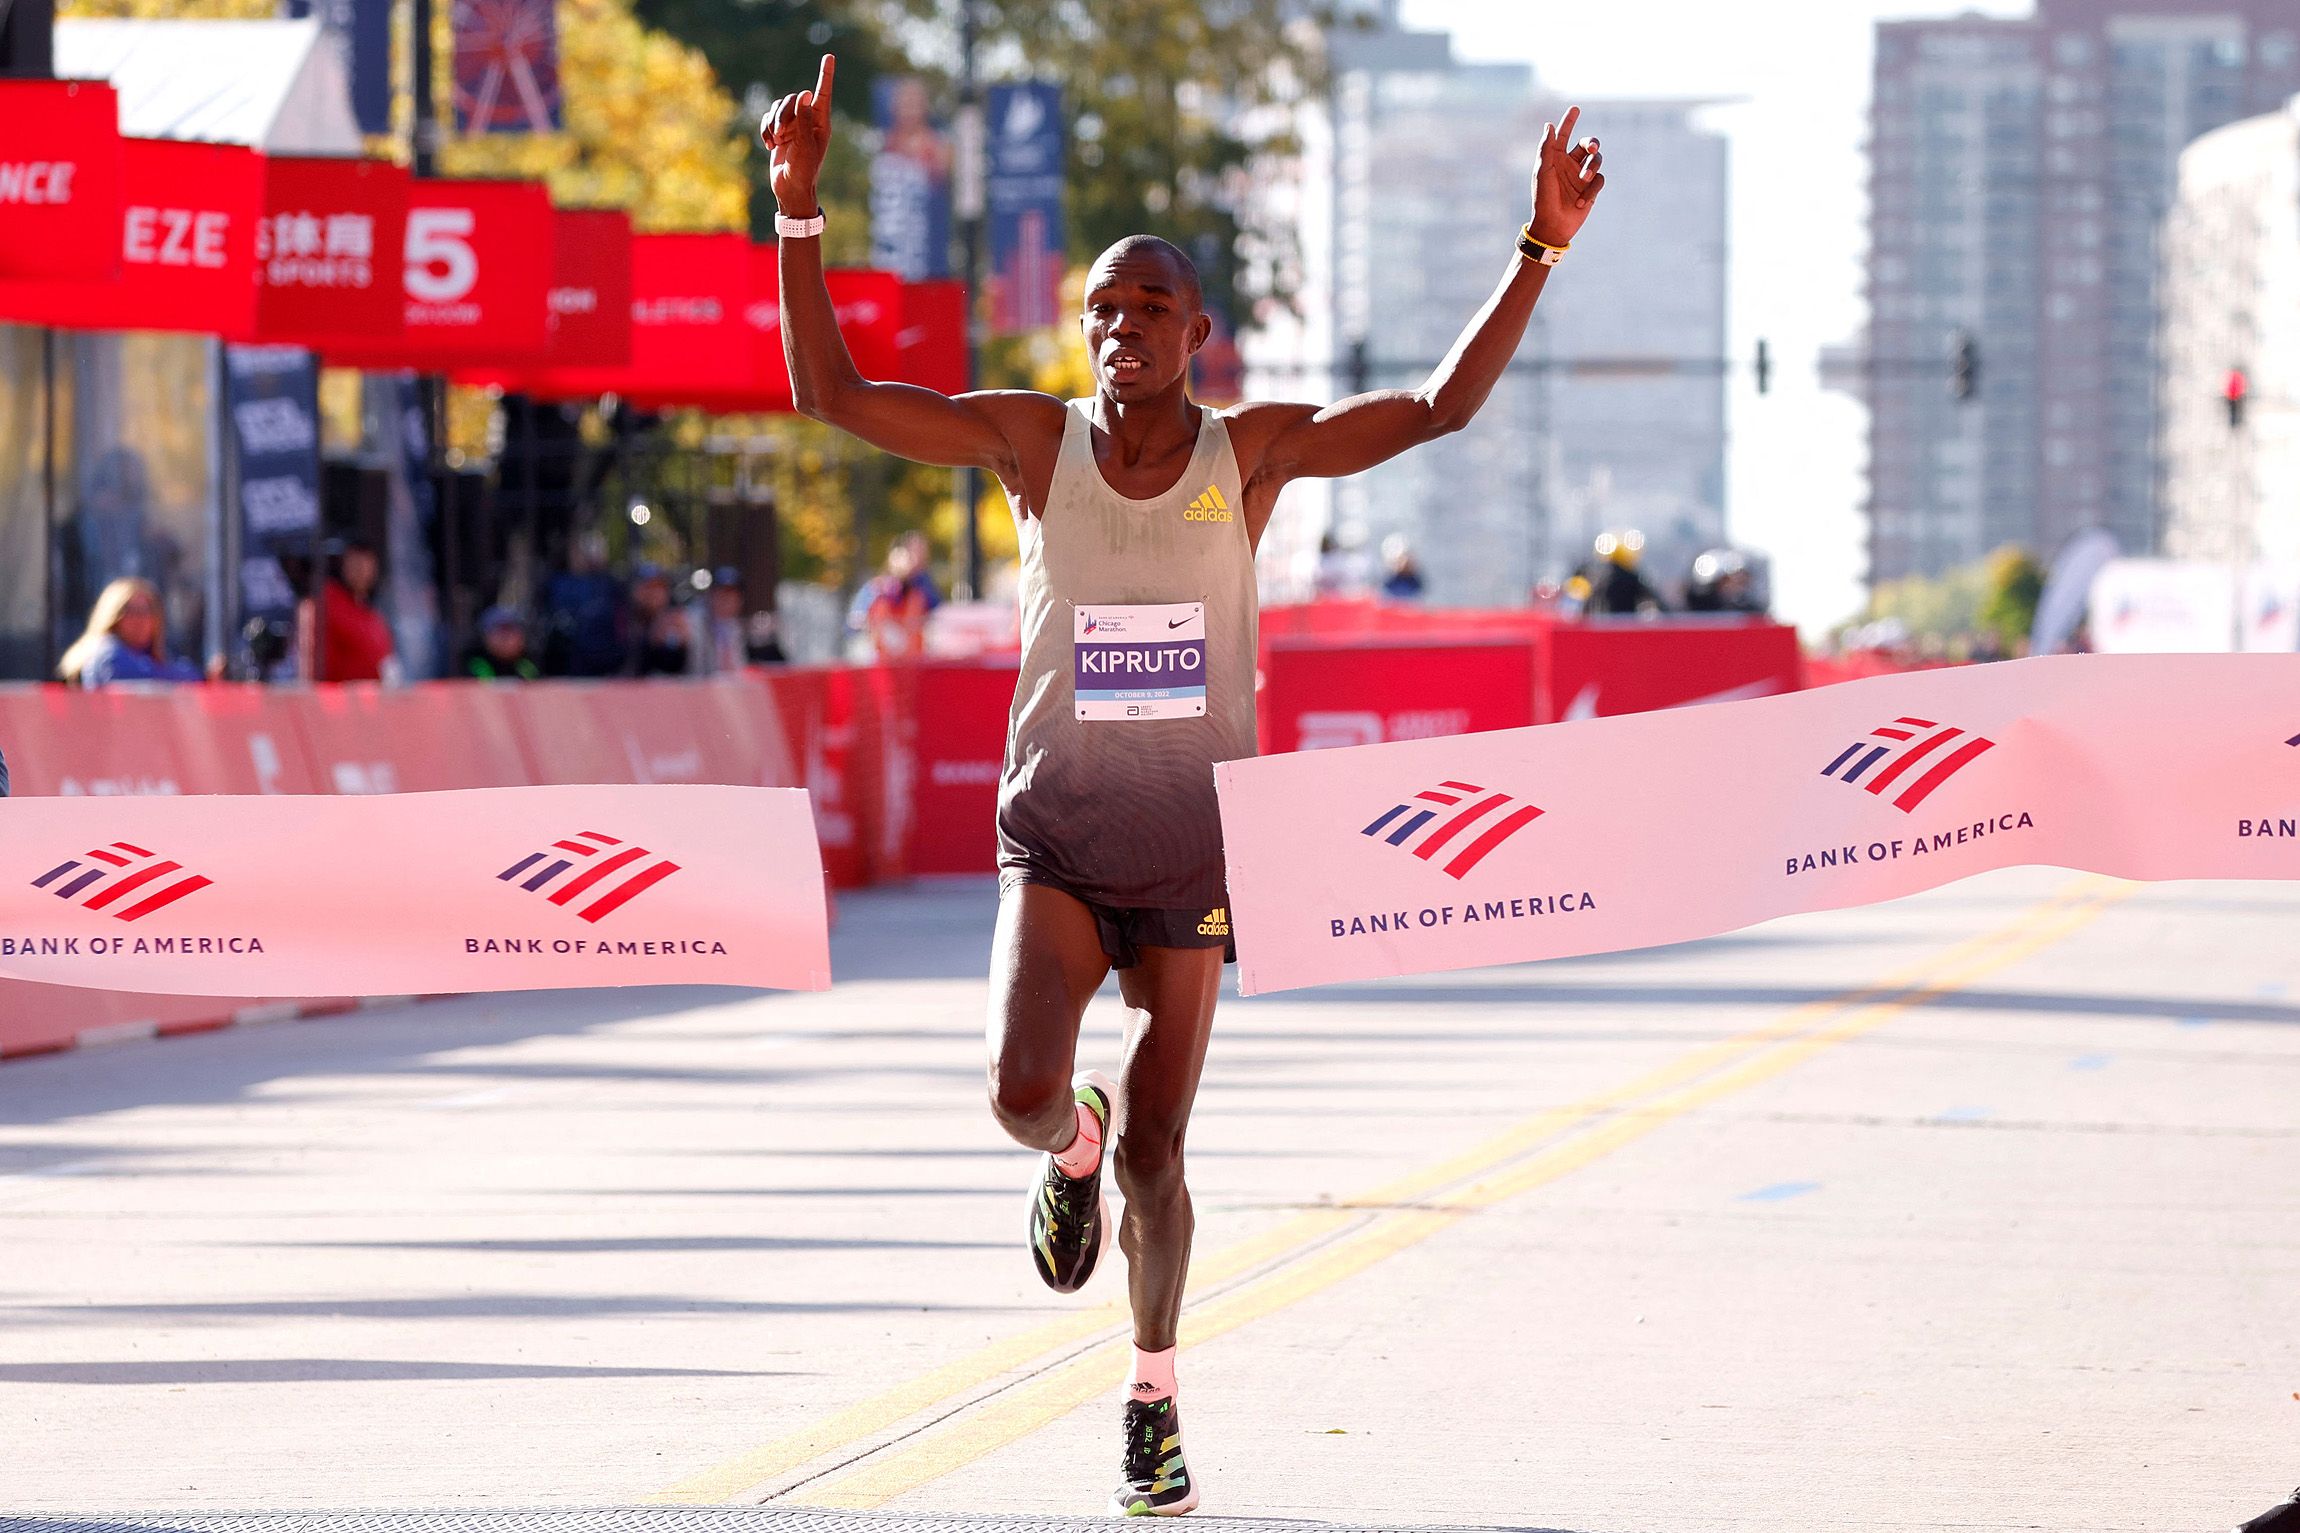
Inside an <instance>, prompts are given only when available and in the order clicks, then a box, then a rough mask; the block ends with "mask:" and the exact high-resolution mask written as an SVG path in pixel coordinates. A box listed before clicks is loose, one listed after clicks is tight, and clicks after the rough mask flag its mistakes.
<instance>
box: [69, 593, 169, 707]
mask: <svg viewBox="0 0 2300 1533" xmlns="http://www.w3.org/2000/svg"><path fill="white" fill-rule="evenodd" d="M56 674H57V676H59V677H61V678H62V679H63V680H65V681H68V682H72V683H75V684H77V685H79V686H83V687H108V686H110V685H112V684H113V683H114V682H119V681H198V680H199V679H200V673H199V671H198V670H197V669H195V668H194V667H193V665H192V664H191V662H190V661H188V660H171V659H169V658H168V634H167V622H166V619H165V618H164V617H163V615H162V613H161V609H160V592H159V588H158V587H156V586H154V585H153V584H152V583H151V582H150V581H149V580H143V579H139V578H137V577H135V576H132V575H128V576H122V577H121V578H120V579H118V580H115V581H113V582H112V583H111V584H110V585H108V586H106V587H104V589H103V590H102V591H101V592H100V593H98V595H97V597H96V605H95V606H94V607H92V608H90V609H89V612H88V626H87V628H86V630H85V631H83V632H82V633H81V635H80V637H79V638H78V639H76V640H74V641H73V643H72V647H71V648H70V649H67V650H66V651H64V658H63V659H62V660H61V661H59V662H58V663H57V666H56Z"/></svg>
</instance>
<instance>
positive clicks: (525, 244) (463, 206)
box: [322, 181, 553, 368]
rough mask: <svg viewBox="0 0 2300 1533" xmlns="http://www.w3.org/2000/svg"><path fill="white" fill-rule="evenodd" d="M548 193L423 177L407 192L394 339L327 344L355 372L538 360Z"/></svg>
mask: <svg viewBox="0 0 2300 1533" xmlns="http://www.w3.org/2000/svg"><path fill="white" fill-rule="evenodd" d="M552 234H553V231H552V213H551V194H550V192H549V191H547V190H546V189H545V188H544V186H543V183H542V182H540V181H417V182H414V183H413V184H412V185H411V187H410V188H409V191H408V200H407V237H406V242H405V244H404V246H403V247H402V253H403V256H404V267H403V271H402V276H401V283H402V287H403V290H404V293H405V306H404V308H403V309H402V310H401V320H402V324H403V328H402V330H401V331H400V334H399V337H398V338H397V339H396V340H393V341H389V342H386V343H384V344H382V345H380V346H379V345H375V344H372V343H366V342H362V341H360V340H357V339H350V340H347V341H344V342H341V343H338V344H334V345H328V346H325V347H323V348H322V349H324V350H325V351H326V352H327V354H328V359H329V360H330V361H332V362H337V363H341V364H345V365H349V366H358V367H418V368H432V367H445V366H450V365H455V364H467V363H480V362H489V361H517V360H519V359H521V358H540V357H541V356H542V355H543V349H544V346H545V343H546V341H547V339H548V335H549V319H550V312H551V311H550V292H551V277H552V245H553V237H552Z"/></svg>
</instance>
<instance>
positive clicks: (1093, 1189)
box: [1030, 1070, 1118, 1293]
mask: <svg viewBox="0 0 2300 1533" xmlns="http://www.w3.org/2000/svg"><path fill="white" fill-rule="evenodd" d="M1071 1090H1072V1095H1073V1098H1074V1099H1075V1100H1077V1101H1080V1102H1083V1103H1085V1104H1086V1107H1087V1110H1088V1111H1090V1112H1092V1113H1093V1114H1094V1116H1095V1117H1097V1118H1099V1119H1100V1120H1101V1121H1102V1160H1101V1161H1097V1162H1095V1165H1094V1174H1093V1175H1091V1176H1065V1175H1064V1174H1063V1171H1062V1168H1061V1167H1060V1166H1058V1165H1056V1164H1055V1163H1054V1157H1053V1156H1051V1155H1049V1156H1047V1157H1046V1162H1045V1164H1044V1165H1043V1166H1041V1167H1040V1168H1039V1173H1038V1191H1037V1193H1036V1194H1035V1195H1034V1196H1033V1197H1032V1198H1031V1200H1030V1259H1031V1260H1032V1261H1033V1262H1035V1263H1036V1264H1037V1266H1038V1275H1039V1277H1040V1278H1042V1279H1044V1280H1045V1283H1046V1286H1047V1287H1049V1288H1051V1289H1053V1290H1054V1291H1055V1292H1056V1293H1076V1292H1077V1291H1078V1290H1079V1289H1081V1288H1084V1287H1085V1286H1086V1280H1087V1279H1088V1278H1090V1277H1092V1276H1094V1266H1095V1263H1097V1262H1099V1261H1100V1260H1101V1259H1102V1248H1103V1247H1104V1246H1105V1245H1107V1244H1109V1242H1110V1210H1109V1207H1108V1206H1107V1205H1106V1204H1105V1203H1104V1202H1103V1199H1102V1163H1103V1161H1107V1160H1108V1159H1109V1158H1110V1150H1111V1141H1113V1140H1114V1139H1116V1138H1117V1137H1118V1088H1117V1087H1116V1086H1114V1085H1112V1084H1111V1082H1110V1077H1109V1076H1107V1075H1104V1074H1103V1073H1102V1072H1101V1071H1099V1070H1085V1071H1081V1072H1080V1073H1079V1075H1078V1078H1077V1079H1076V1080H1074V1081H1072V1082H1071Z"/></svg>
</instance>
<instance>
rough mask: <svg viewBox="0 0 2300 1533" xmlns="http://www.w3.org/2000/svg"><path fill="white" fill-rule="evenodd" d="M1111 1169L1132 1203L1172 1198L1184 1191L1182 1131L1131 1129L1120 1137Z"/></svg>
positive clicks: (1150, 1127) (1177, 1127)
mask: <svg viewBox="0 0 2300 1533" xmlns="http://www.w3.org/2000/svg"><path fill="white" fill-rule="evenodd" d="M1111 1169H1112V1170H1113V1171H1114V1172H1116V1174H1117V1177H1118V1187H1119V1190H1120V1191H1121V1192H1123V1193H1125V1194H1126V1199H1127V1201H1128V1202H1130V1203H1146V1202H1152V1201H1158V1200H1163V1199H1165V1198H1169V1197H1172V1196H1173V1195H1174V1194H1176V1193H1178V1192H1180V1191H1181V1190H1182V1130H1181V1127H1180V1125H1176V1126H1175V1127H1173V1128H1172V1129H1159V1128H1155V1127H1152V1126H1150V1125H1141V1126H1136V1125H1133V1124H1129V1125H1127V1128H1126V1131H1125V1132H1124V1133H1122V1134H1120V1135H1119V1136H1118V1148H1117V1150H1116V1151H1115V1152H1114V1153H1113V1157H1112V1162H1111Z"/></svg>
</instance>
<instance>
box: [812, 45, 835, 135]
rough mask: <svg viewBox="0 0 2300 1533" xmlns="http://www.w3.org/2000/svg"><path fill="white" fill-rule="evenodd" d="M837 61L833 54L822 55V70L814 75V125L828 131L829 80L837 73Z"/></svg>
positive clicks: (829, 106) (829, 108)
mask: <svg viewBox="0 0 2300 1533" xmlns="http://www.w3.org/2000/svg"><path fill="white" fill-rule="evenodd" d="M838 69H839V61H838V58H837V56H836V55H835V54H829V53H826V54H824V55H823V65H822V69H821V70H820V71H819V72H817V74H816V75H815V89H814V98H815V102H814V105H815V124H816V126H818V127H820V128H823V129H824V130H826V131H827V130H828V129H829V128H830V125H831V78H832V76H834V75H836V74H837V73H838Z"/></svg>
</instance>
